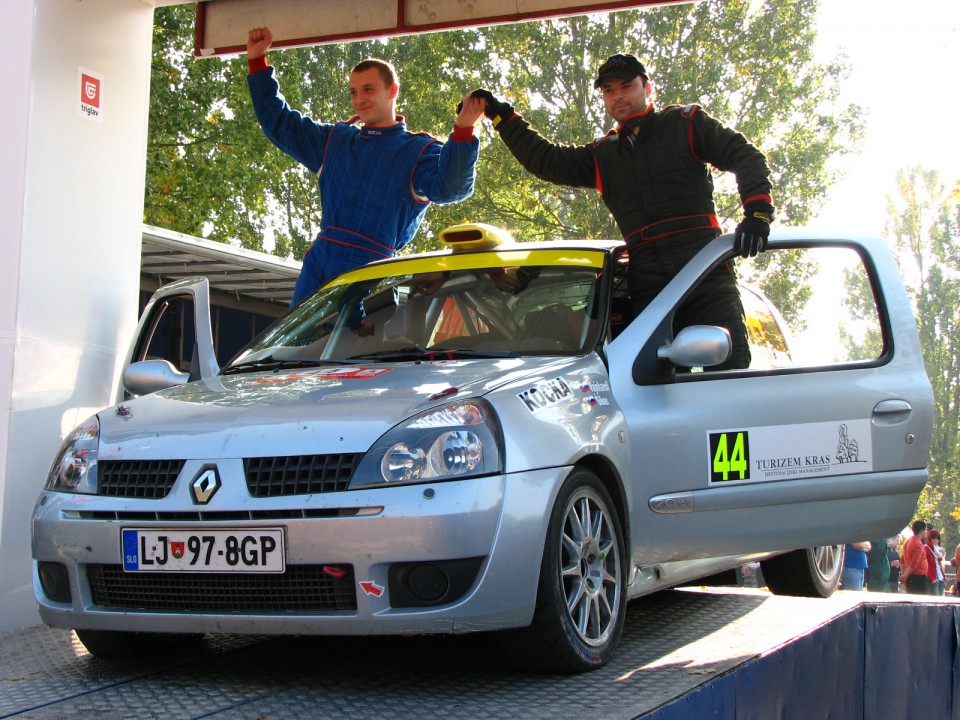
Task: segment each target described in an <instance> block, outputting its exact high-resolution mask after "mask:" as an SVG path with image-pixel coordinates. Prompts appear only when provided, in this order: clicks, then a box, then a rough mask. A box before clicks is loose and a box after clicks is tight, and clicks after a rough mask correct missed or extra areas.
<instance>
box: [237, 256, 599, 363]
mask: <svg viewBox="0 0 960 720" xmlns="http://www.w3.org/2000/svg"><path fill="white" fill-rule="evenodd" d="M361 277H362V275H361ZM599 285H600V283H599V271H598V269H597V267H594V266H589V267H578V266H575V265H569V264H568V265H557V266H551V265H523V266H517V267H490V268H484V267H479V268H469V269H455V270H443V271H438V270H430V271H428V272H421V273H410V274H398V275H392V276H389V277H383V278H373V279H361V280H359V281H357V282H352V283H343V284H337V285H334V286H331V287H327V288H325V289H323V290H321V291H320V292H318V293H317V294H316V295H314V296H313V297H311V298H310V299H308V300H307V301H306V302H304V303H303V304H302V305H300V306H299V307H298V308H296V309H295V310H294V311H293V312H292V313H291V314H290V315H288V316H287V317H286V318H285V319H284V320H282V321H281V322H279V323H278V324H277V325H275V326H274V327H272V328H271V329H270V330H268V331H267V332H266V333H265V334H264V335H263V336H261V338H259V339H258V340H257V341H256V342H255V343H254V344H253V345H252V346H251V347H250V348H248V349H247V350H246V351H245V352H244V353H241V355H240V356H239V357H238V359H237V362H238V363H251V362H255V361H257V360H258V359H261V358H267V357H270V358H271V359H273V360H283V361H286V360H291V361H310V360H318V361H349V360H358V359H361V360H362V359H371V360H376V359H378V358H382V359H394V358H392V357H391V356H390V354H391V353H408V352H445V353H447V354H448V355H450V354H451V353H452V351H460V352H462V353H464V354H467V353H484V352H486V353H492V354H516V355H524V354H531V355H537V354H577V353H582V352H586V351H588V350H589V349H591V348H592V347H593V346H594V345H595V344H596V342H597V338H598V335H599V319H598V317H597V311H598V308H599V305H600V303H599V302H598V300H597V292H598V288H599Z"/></svg>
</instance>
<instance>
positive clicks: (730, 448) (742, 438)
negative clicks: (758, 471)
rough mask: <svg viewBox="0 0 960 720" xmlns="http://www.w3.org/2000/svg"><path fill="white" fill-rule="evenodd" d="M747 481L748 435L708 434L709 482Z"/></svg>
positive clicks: (748, 468) (748, 460) (731, 433)
mask: <svg viewBox="0 0 960 720" xmlns="http://www.w3.org/2000/svg"><path fill="white" fill-rule="evenodd" d="M749 479H750V443H749V433H747V432H746V431H745V430H743V431H732V432H721V433H710V482H725V481H729V480H749Z"/></svg>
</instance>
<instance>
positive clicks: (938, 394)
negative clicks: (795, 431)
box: [886, 167, 960, 548]
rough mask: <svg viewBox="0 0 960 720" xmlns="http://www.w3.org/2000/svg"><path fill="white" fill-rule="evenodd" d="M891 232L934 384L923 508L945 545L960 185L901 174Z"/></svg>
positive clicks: (955, 453) (954, 511)
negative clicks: (958, 187) (948, 186)
mask: <svg viewBox="0 0 960 720" xmlns="http://www.w3.org/2000/svg"><path fill="white" fill-rule="evenodd" d="M886 235H887V240H888V242H889V243H890V245H891V247H892V248H893V251H894V253H895V255H896V258H897V262H898V264H899V266H900V270H901V272H902V274H903V277H904V281H905V283H906V285H907V289H908V292H909V293H910V296H911V299H912V301H913V303H914V307H915V310H916V317H917V329H918V331H919V333H920V343H921V345H922V347H923V360H924V364H925V365H926V369H927V375H929V377H930V382H931V384H932V386H933V397H934V426H933V443H932V446H931V449H930V464H929V469H930V485H929V487H928V488H927V489H926V490H925V492H924V494H923V496H922V497H921V502H920V503H919V504H918V508H917V509H918V514H919V515H920V516H922V517H923V518H924V519H925V520H928V521H931V522H933V521H934V519H935V518H939V524H940V525H943V526H944V530H945V531H946V536H945V537H944V539H943V540H944V543H943V544H944V547H948V548H953V547H956V544H957V542H958V540H960V532H958V527H960V525H958V523H960V468H958V460H960V445H958V441H960V192H958V191H957V190H955V191H954V192H953V193H949V194H948V191H947V190H946V189H945V188H944V186H943V185H942V183H941V182H940V179H939V176H938V173H937V172H936V171H934V170H926V169H924V168H922V167H916V168H911V169H909V170H901V171H900V172H899V173H898V174H897V195H896V197H892V198H890V199H889V203H888V221H887V225H886Z"/></svg>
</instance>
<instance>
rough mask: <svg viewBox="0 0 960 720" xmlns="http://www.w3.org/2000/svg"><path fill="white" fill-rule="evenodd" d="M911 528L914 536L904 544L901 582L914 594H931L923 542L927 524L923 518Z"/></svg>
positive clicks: (916, 521)
mask: <svg viewBox="0 0 960 720" xmlns="http://www.w3.org/2000/svg"><path fill="white" fill-rule="evenodd" d="M910 529H911V530H913V537H911V538H908V539H907V541H906V542H905V543H904V544H903V556H902V557H901V558H900V583H901V584H902V585H904V586H906V589H907V592H908V593H911V594H912V595H929V594H930V583H929V581H928V580H927V549H926V547H925V546H924V544H923V536H924V534H925V533H926V531H927V524H926V523H925V522H924V521H923V520H915V521H914V522H913V525H911V526H910Z"/></svg>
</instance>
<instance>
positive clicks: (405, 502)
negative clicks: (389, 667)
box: [32, 467, 569, 635]
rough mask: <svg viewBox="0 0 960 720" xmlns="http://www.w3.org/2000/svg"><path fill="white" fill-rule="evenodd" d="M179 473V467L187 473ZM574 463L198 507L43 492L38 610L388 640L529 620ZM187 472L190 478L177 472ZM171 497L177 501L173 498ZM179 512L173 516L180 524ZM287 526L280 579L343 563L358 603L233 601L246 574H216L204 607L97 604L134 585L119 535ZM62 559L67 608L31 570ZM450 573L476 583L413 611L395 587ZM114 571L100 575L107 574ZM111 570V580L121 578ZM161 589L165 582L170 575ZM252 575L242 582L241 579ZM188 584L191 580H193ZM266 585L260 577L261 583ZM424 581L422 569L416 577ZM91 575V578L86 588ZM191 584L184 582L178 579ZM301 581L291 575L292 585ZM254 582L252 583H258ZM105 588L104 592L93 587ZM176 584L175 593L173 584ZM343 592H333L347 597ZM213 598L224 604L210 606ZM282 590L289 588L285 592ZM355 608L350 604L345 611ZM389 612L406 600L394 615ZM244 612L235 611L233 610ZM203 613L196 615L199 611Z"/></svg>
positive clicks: (144, 624)
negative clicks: (307, 605) (119, 585)
mask: <svg viewBox="0 0 960 720" xmlns="http://www.w3.org/2000/svg"><path fill="white" fill-rule="evenodd" d="M185 470H186V469H185ZM568 471H569V468H565V467H560V468H548V469H544V470H536V471H531V472H526V473H517V474H512V475H501V476H494V477H486V478H478V479H471V480H462V481H455V482H445V483H432V484H425V485H411V486H405V487H394V488H383V489H373V490H361V491H353V492H343V493H331V494H326V495H315V496H294V497H285V498H270V499H267V500H262V499H261V500H253V499H252V498H249V497H239V496H238V497H236V498H232V499H231V498H226V499H227V502H226V503H220V504H219V505H218V507H217V509H216V510H206V509H204V510H198V508H197V506H195V505H192V504H190V502H189V500H188V499H187V495H186V493H171V497H168V498H166V499H164V500H162V501H155V500H128V499H123V500H120V499H111V498H102V497H96V496H84V495H70V494H63V493H53V492H44V493H43V494H42V495H41V496H40V498H39V499H38V501H37V504H36V508H35V511H34V516H33V523H32V532H33V557H34V594H35V596H36V598H37V602H38V603H39V609H40V615H41V618H42V619H43V621H44V622H45V623H47V624H48V625H51V626H54V627H65V628H86V629H99V630H122V631H136V632H191V633H193V632H210V633H245V634H246V633H256V634H259V633H264V634H350V635H367V634H376V635H388V634H408V633H459V632H469V631H477V630H497V629H503V628H508V627H520V626H524V625H527V624H529V622H530V620H531V618H532V615H533V607H534V601H535V599H536V591H537V581H538V577H539V570H540V560H541V555H542V550H543V541H544V537H545V533H546V524H547V521H548V516H549V509H550V508H551V507H552V503H553V499H554V497H555V496H556V493H557V490H558V488H559V486H560V483H562V481H563V479H564V477H566V475H567V473H568ZM184 475H185V476H188V475H189V473H188V472H185V473H184ZM174 498H184V499H183V500H182V501H175V500H174ZM174 518H177V519H174ZM278 526H280V527H282V528H283V529H284V534H285V541H286V551H287V552H286V567H287V572H288V573H290V572H298V570H291V569H294V568H299V569H302V568H304V567H310V566H312V567H315V568H317V567H318V568H321V569H322V568H328V567H333V568H334V569H335V570H337V571H342V569H344V568H348V569H349V574H348V575H347V576H346V579H345V580H344V579H343V578H341V585H342V584H343V583H344V582H345V583H346V584H347V585H350V586H351V587H350V588H349V590H350V592H352V593H354V594H355V603H354V605H355V607H348V608H347V609H329V610H298V609H291V608H289V607H284V608H283V609H270V608H269V607H267V609H263V608H258V609H252V608H255V607H256V605H255V604H250V605H249V606H248V607H245V606H243V604H242V603H241V605H240V606H238V605H237V604H236V602H235V601H236V595H237V594H238V593H255V592H257V590H255V589H251V588H250V585H249V584H246V583H244V582H243V580H245V579H247V578H251V577H252V576H251V575H250V574H238V573H228V574H227V575H232V576H234V577H235V578H236V579H238V580H239V582H238V583H236V584H234V583H233V581H231V580H225V579H224V578H223V574H217V575H213V576H211V575H210V574H206V573H205V574H203V575H204V577H205V578H208V579H212V578H218V581H217V582H216V583H214V584H212V585H211V586H210V588H201V589H200V590H199V591H196V589H194V596H202V595H204V594H206V598H205V599H206V602H205V603H203V604H201V605H200V606H197V605H193V606H190V607H184V608H176V607H172V606H171V605H169V604H168V605H164V607H163V609H156V608H154V609H144V608H145V607H150V602H144V601H142V600H140V599H138V598H137V597H136V593H133V594H131V596H130V599H129V601H126V602H124V603H122V604H120V605H117V604H113V601H111V604H110V605H106V604H98V603H97V600H96V598H98V597H101V598H102V597H103V588H104V586H105V584H106V586H109V585H110V583H111V580H110V577H111V575H110V574H109V573H112V577H114V578H115V579H116V580H115V582H117V581H122V582H123V583H132V585H133V586H136V584H137V583H138V582H139V581H140V578H136V577H131V575H137V574H135V573H134V574H131V573H123V572H122V548H121V541H120V533H121V530H122V529H123V528H130V527H137V528H149V527H158V528H170V527H176V528H191V529H196V530H198V531H199V530H202V529H206V528H219V527H229V528H238V527H241V528H257V527H278ZM47 563H54V564H58V565H61V566H62V567H63V569H64V574H65V578H66V580H65V583H66V584H67V586H68V587H69V600H68V601H65V602H57V601H55V600H52V599H51V598H50V597H48V595H47V593H46V592H45V591H44V586H43V583H41V580H40V576H39V573H38V571H37V569H38V567H40V566H42V565H45V564H47ZM421 565H422V566H426V567H430V566H434V567H439V568H441V569H444V568H446V569H447V570H450V569H451V568H453V569H455V570H456V572H457V573H459V574H460V575H461V576H463V575H464V574H465V573H466V574H468V575H469V576H470V577H469V578H468V581H467V582H466V583H465V584H463V583H464V581H463V579H462V577H461V580H460V582H461V584H463V587H462V588H461V589H460V590H459V591H457V597H456V598H455V599H453V600H452V601H450V602H446V603H444V604H439V605H437V604H433V605H431V604H429V603H428V604H427V605H426V606H420V607H410V606H409V602H406V601H399V593H398V592H397V589H398V588H400V587H401V585H402V584H403V583H404V582H408V581H409V580H410V578H409V576H410V575H411V574H416V573H410V572H408V571H410V570H411V569H416V568H418V567H419V566H421ZM104 567H107V568H110V570H109V573H108V576H107V577H106V578H104V577H103V568H104ZM118 573H119V574H118ZM150 575H151V577H153V576H158V575H159V576H164V577H161V578H159V579H158V580H159V582H161V583H162V582H164V581H165V580H172V579H171V578H169V576H170V575H174V574H173V573H151V574H150ZM176 575H177V576H178V578H177V579H176V580H175V581H173V582H172V583H171V584H170V585H169V586H167V587H166V591H167V592H168V593H169V594H172V595H173V596H174V600H172V601H168V603H170V602H172V604H173V605H174V606H175V605H176V597H179V596H181V595H184V593H185V591H184V589H183V588H184V587H186V586H191V585H193V584H195V583H194V581H196V582H203V578H201V577H199V576H198V575H196V574H194V573H177V574H176ZM244 575H245V576H246V578H244V577H243V576H244ZM191 576H193V577H191ZM261 577H263V576H261ZM421 577H422V573H421ZM91 579H93V580H94V582H93V583H91ZM181 581H182V582H183V583H186V585H182V584H178V583H181ZM292 582H293V584H294V585H295V584H296V582H297V581H296V580H295V579H294V580H292ZM254 585H256V583H254ZM97 588H99V589H97ZM178 588H179V589H178ZM342 589H343V588H341V590H342ZM217 593H221V594H222V597H223V602H222V607H218V605H219V603H218V602H217V600H216V597H217ZM278 594H286V590H282V591H281V592H280V593H278ZM350 605H351V603H347V606H350ZM397 605H407V606H405V607H397ZM238 607H241V609H237V608H238ZM198 608H199V609H198Z"/></svg>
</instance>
